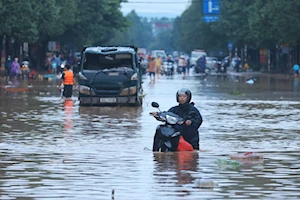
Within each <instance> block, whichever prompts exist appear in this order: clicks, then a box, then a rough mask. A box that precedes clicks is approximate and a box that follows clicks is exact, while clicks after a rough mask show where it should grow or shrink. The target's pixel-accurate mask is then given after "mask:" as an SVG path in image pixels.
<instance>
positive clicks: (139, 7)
mask: <svg viewBox="0 0 300 200" xmlns="http://www.w3.org/2000/svg"><path fill="white" fill-rule="evenodd" d="M189 2H190V0H128V2H127V3H122V4H121V6H122V8H121V11H122V12H123V13H124V15H127V14H128V13H129V12H131V11H132V10H135V11H136V13H137V14H138V15H139V16H142V17H159V18H160V17H169V18H174V17H177V16H180V15H181V14H182V12H183V11H184V10H185V9H186V8H187V7H188V6H189Z"/></svg>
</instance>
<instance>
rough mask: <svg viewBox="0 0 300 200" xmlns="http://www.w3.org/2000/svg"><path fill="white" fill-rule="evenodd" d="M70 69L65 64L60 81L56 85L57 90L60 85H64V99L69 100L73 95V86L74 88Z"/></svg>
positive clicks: (74, 82) (72, 74)
mask: <svg viewBox="0 0 300 200" xmlns="http://www.w3.org/2000/svg"><path fill="white" fill-rule="evenodd" d="M70 69H71V66H70V65H69V64H66V65H65V67H64V72H63V73H62V76H61V81H60V83H59V85H58V88H60V87H61V85H62V84H64V91H63V97H64V98H71V97H72V94H73V86H74V87H76V80H75V76H74V73H73V72H72V71H71V70H70Z"/></svg>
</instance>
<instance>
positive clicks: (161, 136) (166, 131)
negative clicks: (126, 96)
mask: <svg viewBox="0 0 300 200" xmlns="http://www.w3.org/2000/svg"><path fill="white" fill-rule="evenodd" d="M151 105H152V107H154V108H158V109H159V104H158V103H156V102H152V103H151ZM159 111H160V110H159ZM150 114H152V115H153V116H154V117H155V119H156V120H158V121H162V122H165V124H161V125H159V126H158V127H157V128H156V132H155V135H154V141H153V149H152V150H153V151H158V152H168V151H178V150H180V151H193V150H194V149H193V147H192V145H190V144H189V143H188V142H186V141H185V140H184V139H183V137H182V136H181V135H180V131H179V130H178V127H179V126H181V125H182V124H183V123H185V121H186V120H188V119H190V118H191V117H192V116H193V115H195V112H194V111H192V112H190V113H189V115H188V116H187V117H186V118H181V117H179V116H178V115H176V114H174V113H172V112H167V111H163V112H161V111H160V112H158V113H156V115H154V114H153V113H150ZM179 145H180V146H179Z"/></svg>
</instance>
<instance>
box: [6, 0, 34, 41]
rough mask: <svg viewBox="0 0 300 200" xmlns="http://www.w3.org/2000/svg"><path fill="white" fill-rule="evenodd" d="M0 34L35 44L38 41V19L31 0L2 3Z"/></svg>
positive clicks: (8, 0) (9, 0)
mask: <svg viewBox="0 0 300 200" xmlns="http://www.w3.org/2000/svg"><path fill="white" fill-rule="evenodd" d="M1 4H2V7H1V9H0V19H1V20H0V33H1V35H6V36H7V37H13V38H15V39H16V40H21V41H27V42H34V41H36V40H37V39H38V30H37V17H36V15H35V14H34V8H33V7H34V2H32V1H31V0H23V1H18V0H5V1H3V2H1Z"/></svg>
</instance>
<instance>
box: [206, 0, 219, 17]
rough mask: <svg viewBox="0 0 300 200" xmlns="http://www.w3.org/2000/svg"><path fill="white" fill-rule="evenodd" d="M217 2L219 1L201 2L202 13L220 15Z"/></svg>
mask: <svg viewBox="0 0 300 200" xmlns="http://www.w3.org/2000/svg"><path fill="white" fill-rule="evenodd" d="M219 1H220V0H203V13H204V14H220V7H219Z"/></svg>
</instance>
